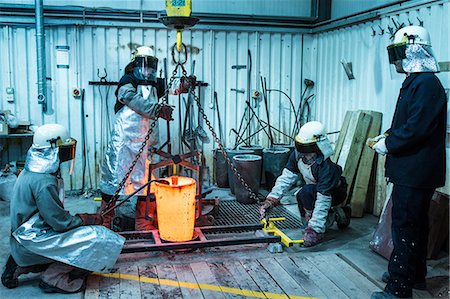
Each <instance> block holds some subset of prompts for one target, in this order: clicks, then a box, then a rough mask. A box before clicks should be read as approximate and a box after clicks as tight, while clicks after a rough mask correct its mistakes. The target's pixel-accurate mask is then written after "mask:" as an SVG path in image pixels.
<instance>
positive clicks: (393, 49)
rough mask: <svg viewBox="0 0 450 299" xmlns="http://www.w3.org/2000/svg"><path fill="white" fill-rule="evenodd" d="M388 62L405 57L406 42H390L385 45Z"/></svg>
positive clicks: (391, 62) (392, 62)
mask: <svg viewBox="0 0 450 299" xmlns="http://www.w3.org/2000/svg"><path fill="white" fill-rule="evenodd" d="M387 51H388V56H389V63H390V64H394V61H398V60H402V59H405V58H406V44H392V45H389V46H388V47H387Z"/></svg>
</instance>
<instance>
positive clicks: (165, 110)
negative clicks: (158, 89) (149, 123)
mask: <svg viewBox="0 0 450 299" xmlns="http://www.w3.org/2000/svg"><path fill="white" fill-rule="evenodd" d="M172 112H173V108H172V106H169V105H165V104H160V105H159V107H158V117H160V118H162V119H165V120H168V121H171V120H173V118H172Z"/></svg>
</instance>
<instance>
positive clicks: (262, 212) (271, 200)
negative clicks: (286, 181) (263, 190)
mask: <svg viewBox="0 0 450 299" xmlns="http://www.w3.org/2000/svg"><path fill="white" fill-rule="evenodd" d="M279 203H280V200H279V199H278V198H275V197H272V196H267V197H266V200H265V201H263V202H262V204H261V206H260V207H259V219H260V220H261V219H264V218H265V217H266V212H267V210H269V209H271V208H273V207H275V206H277V205H278V204H279Z"/></svg>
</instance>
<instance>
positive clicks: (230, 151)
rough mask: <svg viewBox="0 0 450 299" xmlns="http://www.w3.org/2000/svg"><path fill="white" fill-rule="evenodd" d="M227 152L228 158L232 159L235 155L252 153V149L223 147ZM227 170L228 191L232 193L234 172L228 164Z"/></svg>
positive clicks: (234, 181)
mask: <svg viewBox="0 0 450 299" xmlns="http://www.w3.org/2000/svg"><path fill="white" fill-rule="evenodd" d="M225 151H226V152H227V155H228V158H230V160H231V161H233V157H234V156H237V155H244V154H252V153H253V152H252V151H246V150H235V149H229V148H228V149H225ZM227 171H228V183H229V185H230V191H231V193H232V194H234V186H235V185H236V175H235V174H234V172H233V170H232V169H231V167H230V166H229V165H227Z"/></svg>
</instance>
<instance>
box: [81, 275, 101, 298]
mask: <svg viewBox="0 0 450 299" xmlns="http://www.w3.org/2000/svg"><path fill="white" fill-rule="evenodd" d="M99 288H100V276H99V275H89V276H88V278H87V281H86V289H85V291H84V299H97V298H98V297H99V296H100V290H99Z"/></svg>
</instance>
